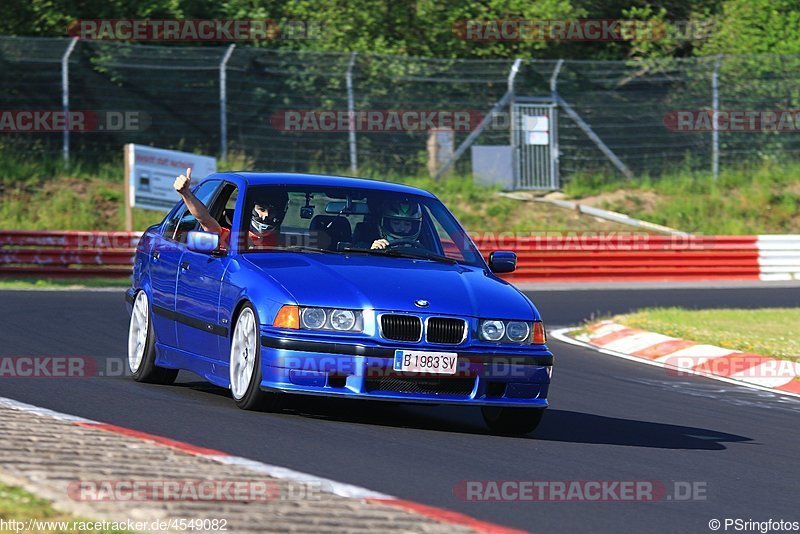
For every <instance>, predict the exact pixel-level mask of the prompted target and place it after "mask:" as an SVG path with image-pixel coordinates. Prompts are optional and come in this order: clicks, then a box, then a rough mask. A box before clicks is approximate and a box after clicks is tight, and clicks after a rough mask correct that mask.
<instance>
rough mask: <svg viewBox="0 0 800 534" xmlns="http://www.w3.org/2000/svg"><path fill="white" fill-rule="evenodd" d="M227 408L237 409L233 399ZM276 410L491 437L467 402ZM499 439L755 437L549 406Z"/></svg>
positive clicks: (608, 441)
mask: <svg viewBox="0 0 800 534" xmlns="http://www.w3.org/2000/svg"><path fill="white" fill-rule="evenodd" d="M176 385H178V386H182V387H188V388H191V389H193V390H195V391H198V392H203V393H207V394H211V395H215V396H219V397H226V398H228V399H230V392H229V391H228V390H226V389H224V388H219V387H216V386H213V385H211V384H209V383H207V382H194V381H193V382H183V383H179V384H176ZM230 407H231V409H234V410H238V408H236V407H235V405H234V403H233V401H232V400H231V401H230ZM280 414H283V415H286V416H295V417H304V418H309V419H323V420H327V421H338V422H342V423H349V424H361V425H371V426H386V427H395V428H409V429H418V430H426V431H436V432H450V433H464V434H476V435H487V436H491V435H493V434H492V432H491V431H490V430H489V429H488V428H487V427H486V425H484V423H483V419H482V418H481V415H480V410H479V409H478V408H476V407H470V406H445V405H436V406H429V405H414V404H402V403H395V402H381V401H370V400H363V399H344V398H332V397H314V396H302V395H287V396H286V398H285V402H284V406H283V409H282V410H281V412H280ZM254 415H258V414H257V413H255V414H254ZM498 437H499V438H501V439H523V440H524V439H530V440H539V441H556V442H565V443H586V444H595V445H622V446H626V447H645V448H659V449H686V450H724V449H726V448H727V447H726V446H725V444H726V443H743V442H752V441H753V440H752V438H748V437H745V436H739V435H736V434H729V433H726V432H719V431H716V430H711V429H707V428H699V427H691V426H682V425H671V424H666V423H657V422H653V421H640V420H636V419H625V418H620V417H610V416H606V415H600V414H591V413H584V412H575V411H568V410H558V409H553V408H548V409H547V412H546V413H545V414H544V418H543V419H542V422H541V424H540V425H539V428H537V429H536V431H534V432H533V433H531V434H529V435H526V436H498Z"/></svg>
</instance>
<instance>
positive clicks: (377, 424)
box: [0, 287, 800, 532]
mask: <svg viewBox="0 0 800 534" xmlns="http://www.w3.org/2000/svg"><path fill="white" fill-rule="evenodd" d="M530 294H531V296H532V297H533V299H534V301H535V302H536V303H537V305H538V306H539V309H540V311H541V312H542V315H543V317H544V318H545V320H546V322H547V323H548V326H549V327H551V328H554V327H556V326H566V325H569V324H576V323H579V322H580V321H582V320H584V319H585V318H587V317H589V316H591V315H592V314H598V313H599V314H607V313H610V312H622V311H626V310H630V309H635V308H639V307H643V306H652V305H683V306H688V307H696V308H713V307H725V306H737V307H765V306H798V305H800V288H797V287H795V288H784V287H781V288H733V289H697V288H694V289H678V290H676V289H672V290H668V289H660V290H652V289H645V290H624V291H620V290H613V289H603V290H591V291H578V292H569V291H553V292H537V291H532V292H530ZM0 310H1V311H2V321H1V322H0V356H33V355H36V356H42V355H51V356H76V355H80V356H89V357H92V358H95V359H97V360H98V361H99V363H100V364H101V367H104V366H105V363H106V362H104V361H103V360H110V361H114V362H119V361H122V359H123V358H124V357H125V350H126V349H125V342H126V336H127V321H128V317H127V315H126V313H125V309H124V304H123V298H122V292H119V293H117V292H50V291H47V292H41V291H37V292H22V291H2V292H0ZM742 328H743V332H745V333H746V331H747V325H742ZM798 331H800V325H798ZM792 334H796V332H793V333H792ZM551 348H552V350H553V352H554V353H555V354H556V367H555V369H554V376H553V384H552V386H551V391H550V401H551V408H550V409H548V413H546V414H545V418H544V420H543V422H542V424H541V426H540V427H539V429H538V430H537V432H536V433H534V434H533V436H529V437H525V438H509V437H500V436H493V435H490V434H488V433H487V431H486V430H485V429H484V426H483V424H482V421H481V419H480V415H479V414H478V412H477V411H476V410H475V409H469V408H467V409H465V408H453V407H413V406H399V405H383V404H377V403H362V402H355V401H345V400H340V401H336V402H333V401H330V400H326V399H296V400H294V401H292V402H291V403H290V405H289V408H288V409H287V410H286V411H285V412H283V413H280V414H269V413H252V412H244V411H241V410H239V409H237V408H236V407H235V405H234V403H233V402H232V401H231V400H230V398H229V397H228V393H227V391H226V390H222V389H219V388H215V387H213V386H210V385H206V384H204V383H202V382H200V381H199V380H198V379H197V378H196V377H195V376H193V375H191V374H189V373H181V375H180V376H179V383H178V384H177V385H176V386H169V387H165V386H153V385H144V384H138V383H135V382H134V381H133V380H131V379H130V378H127V377H108V376H105V377H92V378H60V379H58V378H36V379H31V378H0V396H3V397H11V398H13V399H17V400H20V401H22V402H26V403H30V404H35V405H38V406H43V407H46V408H50V409H53V410H57V411H60V412H65V413H69V414H74V415H78V416H83V417H87V418H91V419H94V420H98V421H103V422H108V423H112V424H116V425H122V426H127V427H131V428H135V429H138V430H142V431H145V432H150V433H153V434H158V435H162V436H167V437H170V438H173V439H178V440H183V441H188V442H190V443H193V444H196V445H200V446H205V447H210V448H214V449H220V450H223V451H226V452H229V453H231V454H236V455H240V456H245V457H249V458H253V459H256V460H260V461H263V462H267V463H270V464H275V465H283V466H286V467H290V468H293V469H296V470H300V471H305V472H309V473H312V474H315V475H319V476H323V477H327V478H331V479H335V480H338V481H341V482H347V483H351V484H356V485H359V486H364V487H366V488H369V489H372V490H376V491H380V492H383V493H387V494H390V495H394V496H396V497H399V498H404V499H411V500H415V501H418V502H423V503H426V504H431V505H435V506H440V507H444V508H448V509H452V510H457V511H460V512H463V513H466V514H468V515H471V516H473V517H476V518H479V519H483V520H487V521H492V522H495V523H499V524H502V525H507V526H511V527H517V528H522V529H525V530H529V531H536V532H617V531H630V532H711V530H709V528H708V522H709V521H710V520H711V519H719V520H723V521H724V519H726V518H730V519H736V518H739V519H744V520H755V521H767V520H769V519H773V520H780V519H783V520H791V521H800V511H798V510H799V509H798V506H797V502H798V496H800V489H799V488H800V467H798V465H799V464H798V459H797V453H798V450H800V448H798V443H800V400H798V399H794V398H790V397H785V396H779V395H775V394H772V393H769V392H764V391H757V390H751V389H746V388H743V387H738V386H732V385H729V384H725V383H722V382H717V381H712V380H708V379H704V378H700V377H676V376H673V375H670V374H669V373H668V372H667V371H665V370H663V369H659V368H655V367H651V366H646V365H640V364H637V363H634V362H629V361H624V360H621V359H617V358H614V357H612V356H606V355H602V354H598V353H595V352H593V351H590V350H588V349H584V348H581V347H575V346H571V345H566V344H563V343H560V342H558V341H552V342H551ZM467 480H483V481H486V480H514V481H516V480H537V481H575V480H578V481H597V480H605V481H613V480H622V481H630V480H639V481H663V482H664V483H665V484H667V486H668V488H672V483H673V482H674V481H679V482H694V483H700V484H701V485H702V486H703V487H704V488H705V500H689V501H678V500H674V499H673V500H666V499H664V500H660V501H658V502H467V501H465V500H462V499H459V498H458V497H457V496H455V495H454V491H453V490H454V487H456V486H457V485H458V484H459V483H461V482H462V481H467ZM731 531H733V530H732V528H729V530H728V532H731ZM721 532H724V530H721Z"/></svg>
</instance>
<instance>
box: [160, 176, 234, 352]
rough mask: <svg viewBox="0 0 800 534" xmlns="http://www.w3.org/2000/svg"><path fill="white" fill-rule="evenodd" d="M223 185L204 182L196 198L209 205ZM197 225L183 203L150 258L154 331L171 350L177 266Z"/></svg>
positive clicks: (174, 342)
mask: <svg viewBox="0 0 800 534" xmlns="http://www.w3.org/2000/svg"><path fill="white" fill-rule="evenodd" d="M220 183H221V182H220V181H218V180H215V181H211V182H205V183H204V184H202V185H201V186H200V187H199V188H198V189H197V190H196V191H195V195H196V196H197V198H199V199H200V201H201V202H204V203H205V202H208V201H210V200H211V199H212V198H213V197H214V194H215V193H216V192H217V190H218V189H219V185H220ZM196 226H197V220H196V219H195V218H194V216H193V215H192V214H191V213H189V210H188V208H187V207H186V205H185V204H184V203H183V202H181V204H180V205H179V206H178V207H177V208H176V209H175V211H174V212H173V213H172V215H171V216H170V217H169V218H168V219H167V220H166V221H165V223H164V226H163V227H162V232H161V238H160V239H158V240H157V242H156V244H155V245H154V246H153V249H152V251H151V255H150V262H151V264H150V282H151V285H152V292H153V295H152V300H153V302H152V308H153V310H152V311H153V313H152V318H153V329H154V330H155V332H156V341H157V342H158V343H161V344H163V345H167V346H169V347H178V346H179V345H178V337H177V330H176V321H175V319H176V315H175V294H176V291H177V284H178V267H179V264H180V261H181V257H182V256H183V253H184V251H185V249H186V245H185V242H186V238H185V235H186V232H187V231H188V229H194V228H196ZM181 241H183V242H181Z"/></svg>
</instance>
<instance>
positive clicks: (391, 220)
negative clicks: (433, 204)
mask: <svg viewBox="0 0 800 534" xmlns="http://www.w3.org/2000/svg"><path fill="white" fill-rule="evenodd" d="M378 229H379V231H380V235H381V238H380V239H376V240H375V241H374V242H373V243H372V246H371V247H370V248H371V249H373V250H383V249H385V248H388V247H395V246H411V247H413V246H419V242H418V239H419V235H420V232H421V231H422V209H421V208H420V206H419V203H418V202H415V201H413V200H409V199H407V198H405V199H398V200H390V201H388V202H386V203H385V204H384V205H383V210H382V214H381V220H380V225H379V227H378Z"/></svg>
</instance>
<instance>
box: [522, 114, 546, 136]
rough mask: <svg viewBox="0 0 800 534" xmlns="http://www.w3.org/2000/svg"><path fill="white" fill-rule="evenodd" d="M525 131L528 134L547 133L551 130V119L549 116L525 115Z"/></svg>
mask: <svg viewBox="0 0 800 534" xmlns="http://www.w3.org/2000/svg"><path fill="white" fill-rule="evenodd" d="M523 121H524V122H523V129H524V130H525V131H527V132H547V131H549V130H550V118H549V117H548V116H547V115H525V116H524V117H523Z"/></svg>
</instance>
